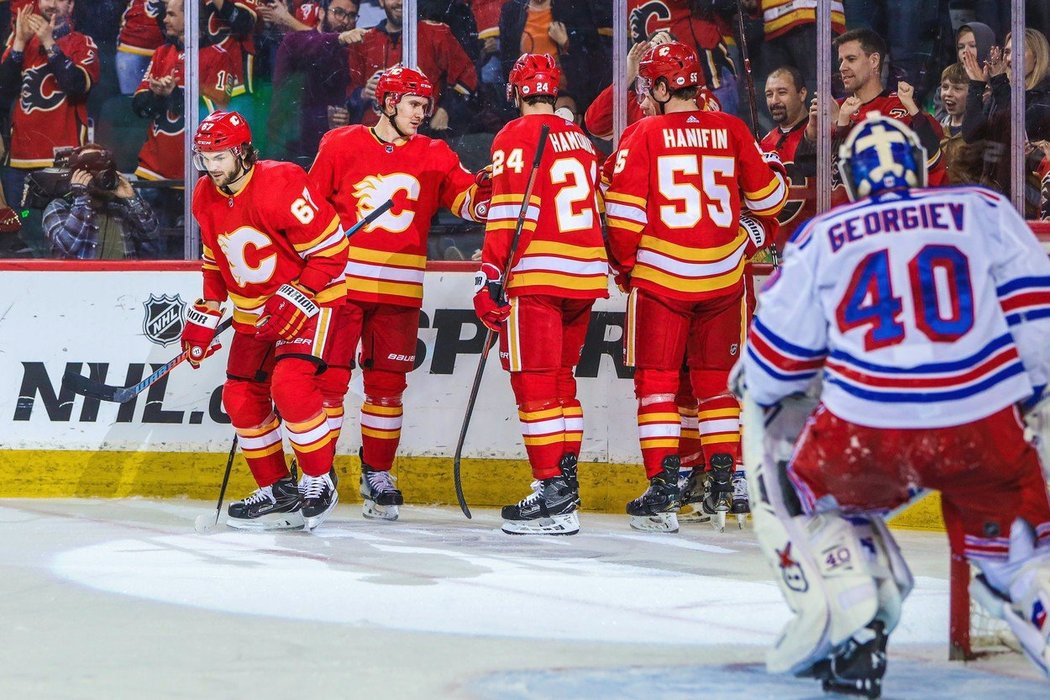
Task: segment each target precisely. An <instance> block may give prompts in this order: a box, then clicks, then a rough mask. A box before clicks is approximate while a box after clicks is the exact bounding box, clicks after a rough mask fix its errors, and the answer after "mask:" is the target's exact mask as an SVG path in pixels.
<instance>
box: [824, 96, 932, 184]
mask: <svg viewBox="0 0 1050 700" xmlns="http://www.w3.org/2000/svg"><path fill="white" fill-rule="evenodd" d="M838 167H839V173H841V175H842V182H843V184H844V185H845V186H846V194H847V195H849V198H850V201H851V202H855V201H857V200H858V199H863V198H864V197H872V196H875V195H877V194H881V193H883V192H887V191H890V190H897V189H905V188H908V187H925V186H926V149H925V148H923V147H922V144H921V143H919V137H918V136H916V135H915V132H914V131H912V130H911V129H909V128H908V127H907V126H905V125H904V124H902V123H901V122H899V121H897V120H896V119H890V118H888V117H884V116H882V114H880V113H879V112H871V113H869V114H868V116H867V118H865V119H864V121H862V122H861V123H860V124H858V125H857V126H855V127H853V130H852V131H851V132H850V134H849V136H848V137H847V138H846V141H845V143H843V144H842V146H840V147H839V162H838Z"/></svg>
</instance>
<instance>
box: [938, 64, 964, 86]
mask: <svg viewBox="0 0 1050 700" xmlns="http://www.w3.org/2000/svg"><path fill="white" fill-rule="evenodd" d="M945 80H947V81H948V82H949V83H962V84H963V85H967V84H969V82H970V77H969V76H968V75H966V68H964V67H963V64H961V63H953V64H951V65H950V66H948V67H947V68H945V69H944V70H942V71H941V82H942V83H943V82H944V81H945Z"/></svg>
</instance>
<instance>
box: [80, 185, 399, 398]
mask: <svg viewBox="0 0 1050 700" xmlns="http://www.w3.org/2000/svg"><path fill="white" fill-rule="evenodd" d="M393 206H394V202H393V201H392V200H387V201H386V202H383V204H382V205H380V206H379V207H378V208H376V209H373V210H372V211H371V212H369V213H368V216H366V217H365V218H363V219H361V220H360V221H358V222H357V223H356V224H354V225H353V226H352V227H350V229H349V230H348V231H347V232H346V236H347V238H349V237H350V236H352V235H354V234H355V233H357V232H358V231H359V230H361V229H362V228H363V227H365V226H367V225H368V224H370V223H372V222H373V221H375V220H376V219H378V218H379V217H380V216H382V215H383V214H385V213H386V212H387V211H389V210H390V208H391V207H393ZM232 323H233V319H232V318H228V319H226V320H225V321H223V322H222V323H220V324H219V325H218V327H217V328H216V329H215V336H216V337H218V336H219V335H220V334H221V333H222V332H223V331H225V330H226V329H227V328H229V327H230V324H232ZM188 357H189V355H188V353H187V352H182V353H181V354H179V355H178V356H176V357H174V358H172V359H171V360H170V361H169V362H168V363H167V364H165V365H164V366H162V367H160V368H159V369H158V370H157V371H156V372H154V373H153V374H151V375H149V376H148V377H146V378H145V379H143V380H142V381H141V382H139V383H138V384H133V385H131V386H115V385H112V384H103V383H102V382H100V381H98V380H97V379H91V378H90V377H85V376H84V375H82V374H80V373H79V372H74V371H73V370H72V369H69V370H67V371H66V373H65V375H64V376H63V377H62V383H63V384H65V385H66V386H68V387H69V388H70V389H72V390H73V392H74V393H76V394H80V395H81V396H87V397H88V398H92V399H100V400H102V401H114V402H116V403H127V402H128V401H131V399H133V398H135V397H136V396H138V395H139V394H141V393H142V392H143V391H145V390H146V389H148V388H149V387H151V386H153V385H154V384H156V383H157V381H159V380H160V378H161V377H163V376H164V375H166V374H167V373H168V372H170V371H171V370H173V369H175V368H176V367H178V366H179V365H180V364H182V362H183V361H184V360H186V359H187V358H188Z"/></svg>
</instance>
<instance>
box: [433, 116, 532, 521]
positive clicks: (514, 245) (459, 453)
mask: <svg viewBox="0 0 1050 700" xmlns="http://www.w3.org/2000/svg"><path fill="white" fill-rule="evenodd" d="M549 132H550V127H549V126H547V125H546V124H544V125H543V126H542V127H541V128H540V142H539V143H538V144H536V156H535V157H534V158H533V159H532V171H531V172H530V173H529V180H528V183H526V185H525V196H524V198H523V199H522V200H521V209H519V210H518V221H517V222H516V223H515V224H514V235H513V236H512V237H511V239H510V249H509V250H508V252H507V262H506V264H505V265H504V266H503V274H501V275H500V278H499V283H500V289H501V290H503V297H504V299H506V295H507V279H508V278H509V277H510V268H511V265H512V264H513V263H514V253H515V252H516V251H517V249H518V239H519V238H521V229H522V227H523V226H524V225H525V214H526V212H528V210H529V200H530V199H532V188H533V185H535V184H536V174H537V173H539V170H540V160H542V159H543V149H544V148H545V147H546V145H547V134H548V133H549ZM494 335H495V331H493V330H492V329H491V328H488V329H487V330H486V333H485V343H484V344H483V345H482V346H481V358H480V359H479V360H478V369H477V370H476V371H475V372H474V384H473V386H471V388H470V397H469V398H468V399H467V411H466V413H465V414H464V416H463V426H462V427H461V428H460V429H459V441H458V442H457V443H456V455H455V457H453V459H452V480H453V482H454V483H455V486H456V500H457V501H459V508H460V510H462V511H463V515H465V516H467V519H468V520H470V518H471V515H470V508H468V507H467V499H466V497H465V496H464V495H463V479H462V476H461V473H460V461H461V459H462V457H463V442H464V441H465V440H466V439H467V428H468V427H470V417H471V415H472V414H473V413H474V402H475V401H477V399H478V391H479V390H480V389H481V377H482V375H483V374H484V373H485V362H486V360H488V356H489V349H490V348H491V347H492V345H493V343H492V340H493V336H494Z"/></svg>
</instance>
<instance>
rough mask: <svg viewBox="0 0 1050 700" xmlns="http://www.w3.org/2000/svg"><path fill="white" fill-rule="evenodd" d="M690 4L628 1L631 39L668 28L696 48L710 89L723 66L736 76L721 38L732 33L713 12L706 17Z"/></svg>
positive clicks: (663, 0) (665, 0) (681, 0)
mask: <svg viewBox="0 0 1050 700" xmlns="http://www.w3.org/2000/svg"><path fill="white" fill-rule="evenodd" d="M691 4H692V3H690V2H685V0H628V1H627V24H628V28H629V29H630V32H631V42H632V43H638V42H639V41H644V40H646V39H648V38H649V37H650V36H652V34H653V32H655V31H657V30H660V29H667V30H670V32H671V33H672V34H673V35H674V36H675V37H676V38H677V40H678V41H680V42H682V43H684V44H686V45H688V46H690V47H692V48H693V49H695V50H696V53H697V55H698V56H699V58H700V69H701V71H703V74H704V84H705V85H707V86H708V87H710V88H712V89H715V88H720V87H722V75H721V73H722V69H723V68H725V69H728V70H729V71H730V72H731V73H733V74H734V75H736V66H735V65H734V64H733V59H731V58H730V57H729V47H728V46H727V45H726V41H725V37H726V36H732V31H731V30H730V28H729V25H728V24H726V22H725V20H723V19H722V18H721V17H720V16H718V15H717V14H716V15H713V16H711V17H710V18H707V17H701V16H698V15H694V14H693V11H692V8H691V7H690V5H691Z"/></svg>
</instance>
